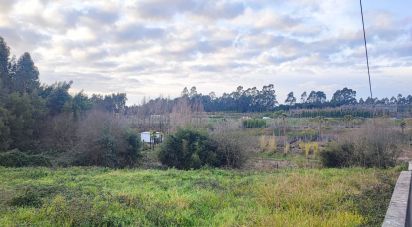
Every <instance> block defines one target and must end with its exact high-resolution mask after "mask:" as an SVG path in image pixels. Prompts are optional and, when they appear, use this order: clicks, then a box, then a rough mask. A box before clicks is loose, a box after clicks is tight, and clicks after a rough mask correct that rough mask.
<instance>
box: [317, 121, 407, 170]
mask: <svg viewBox="0 0 412 227" xmlns="http://www.w3.org/2000/svg"><path fill="white" fill-rule="evenodd" d="M401 138H402V137H401V136H400V135H399V132H397V131H396V130H394V129H392V128H389V127H387V126H385V125H384V124H382V123H380V122H373V123H370V124H367V125H366V126H365V127H363V128H362V129H361V130H360V132H359V134H352V135H351V136H349V137H348V138H344V139H343V140H342V141H339V142H337V143H332V144H329V146H328V147H327V148H326V150H324V151H322V152H321V160H322V163H323V165H324V166H326V167H346V166H363V167H379V168H387V167H390V166H394V165H396V160H397V158H398V157H399V154H400V153H401V150H400V148H399V146H400V143H401Z"/></svg>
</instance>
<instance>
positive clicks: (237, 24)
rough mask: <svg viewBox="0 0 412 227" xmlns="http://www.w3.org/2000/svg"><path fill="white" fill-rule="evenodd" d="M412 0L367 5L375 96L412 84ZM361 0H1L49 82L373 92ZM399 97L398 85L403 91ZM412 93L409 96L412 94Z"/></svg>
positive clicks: (8, 33) (135, 98)
mask: <svg viewBox="0 0 412 227" xmlns="http://www.w3.org/2000/svg"><path fill="white" fill-rule="evenodd" d="M409 8H412V3H410V2H409V1H404V0H394V1H391V4H387V3H385V1H383V0H379V1H374V2H373V4H372V3H368V2H365V4H364V11H365V22H366V30H367V38H368V48H369V51H370V63H371V69H372V76H373V78H374V79H376V82H375V83H374V86H375V87H374V88H375V89H379V90H377V91H376V92H375V93H376V94H378V95H386V94H388V93H390V92H391V91H393V87H396V88H397V90H399V92H408V91H409V90H408V89H410V88H409V87H410V86H408V84H411V83H412V81H411V79H409V78H411V77H410V76H409V77H407V75H410V74H412V64H411V62H412V46H411V43H412V17H411V16H410V12H409V11H408V10H407V9H409ZM361 26H362V24H361V21H360V11H359V5H358V2H352V1H336V0H325V1H317V0H290V1H281V0H262V1H253V0H218V1H202V0H139V1H134V0H128V1H97V0H92V1H81V0H59V1H51V0H24V1H23V0H20V1H10V0H0V36H2V37H3V38H5V40H6V42H7V43H8V44H9V45H10V46H11V49H12V52H13V54H17V55H20V54H22V53H23V52H25V51H29V52H31V53H32V55H33V57H34V58H35V61H36V64H37V66H38V67H39V69H40V72H41V75H40V79H41V80H42V82H47V83H52V82H55V81H60V80H73V81H74V85H73V89H74V91H79V90H82V89H84V90H85V91H86V92H88V93H109V92H128V93H129V94H128V95H129V103H131V104H132V103H137V102H139V101H140V99H141V98H142V96H151V97H155V96H158V95H160V94H163V95H164V96H168V95H171V96H175V95H178V94H179V93H180V91H181V89H182V87H184V86H192V85H196V86H197V87H198V89H199V91H202V92H203V93H209V92H210V91H215V92H216V93H217V94H221V93H222V92H224V91H228V90H232V89H235V88H236V87H237V86H238V85H240V84H241V85H243V86H244V87H251V86H258V87H261V86H262V85H264V84H269V83H273V84H275V85H276V88H277V90H278V92H279V97H280V100H281V101H282V100H283V98H281V97H283V96H286V93H287V92H289V91H291V90H294V91H295V93H296V94H298V93H301V92H303V90H307V91H309V90H315V89H325V91H326V92H327V94H328V95H331V94H329V93H330V92H332V91H333V89H337V88H342V87H344V86H348V87H353V88H356V89H359V95H360V96H362V95H367V91H368V89H367V81H366V80H365V75H366V74H365V73H366V72H365V56H364V49H363V48H364V47H363V34H362V27H361ZM397 93H398V92H397ZM409 93H410V92H409Z"/></svg>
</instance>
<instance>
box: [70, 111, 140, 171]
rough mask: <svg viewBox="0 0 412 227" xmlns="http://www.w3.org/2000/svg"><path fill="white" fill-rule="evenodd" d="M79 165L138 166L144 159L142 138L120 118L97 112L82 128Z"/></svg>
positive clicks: (79, 130)
mask: <svg viewBox="0 0 412 227" xmlns="http://www.w3.org/2000/svg"><path fill="white" fill-rule="evenodd" d="M78 133H79V135H78V138H79V139H80V141H79V142H78V144H77V146H76V148H75V150H76V152H77V153H78V155H77V160H76V161H75V164H79V165H96V166H107V167H128V166H129V167H130V166H134V165H136V163H137V161H138V158H139V156H140V150H141V142H140V135H139V134H138V132H137V131H136V130H133V129H130V128H129V127H128V126H127V125H126V124H125V122H124V121H123V120H122V119H120V118H114V117H113V116H112V115H111V114H108V113H104V112H100V111H94V112H92V113H90V114H89V115H88V116H87V118H86V119H85V120H84V121H82V122H81V124H80V126H79V129H78Z"/></svg>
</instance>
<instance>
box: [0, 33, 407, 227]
mask: <svg viewBox="0 0 412 227" xmlns="http://www.w3.org/2000/svg"><path fill="white" fill-rule="evenodd" d="M71 85H72V82H71V81H70V82H57V83H55V84H53V85H46V84H43V85H42V84H40V80H39V71H38V69H37V67H36V66H35V64H34V62H33V60H32V58H31V56H30V54H29V53H24V54H23V55H22V56H21V57H19V58H18V59H17V60H16V58H14V57H11V56H10V50H9V47H8V46H7V45H6V43H5V41H4V40H3V39H2V38H1V37H0V226H362V225H364V226H376V225H380V223H381V222H382V220H383V216H384V214H385V210H386V208H387V204H388V202H389V198H390V195H391V192H392V190H393V187H394V183H395V181H396V178H397V175H398V173H399V171H400V169H401V167H400V166H401V165H402V162H403V161H404V160H411V159H412V155H411V154H412V149H411V146H412V129H411V125H412V118H411V117H412V96H411V95H408V96H405V97H403V96H402V95H401V94H399V95H398V96H397V98H395V97H393V98H391V99H390V100H389V99H387V98H386V99H382V100H378V99H370V98H369V99H367V100H365V101H363V99H362V98H361V99H359V100H358V99H356V91H354V90H352V89H349V88H343V89H340V90H337V91H336V92H335V93H334V94H333V97H332V98H331V99H330V100H328V99H327V97H326V95H325V93H324V92H322V91H311V92H308V94H307V93H306V92H304V93H303V94H302V95H301V97H300V102H298V101H297V99H296V97H294V94H293V92H291V93H289V95H288V97H287V98H286V100H285V102H284V103H285V104H281V105H279V102H278V101H277V99H278V97H277V95H276V91H275V87H274V86H273V85H272V84H269V85H265V86H263V88H262V89H257V88H256V87H253V88H247V89H244V88H243V87H242V86H239V87H238V88H237V89H236V91H233V92H230V93H224V94H223V95H222V96H220V97H217V96H216V95H215V94H214V93H210V94H209V95H203V94H201V93H198V92H197V90H196V87H192V88H191V89H190V91H189V89H187V88H185V89H184V90H183V92H182V95H181V96H179V97H176V98H173V99H170V98H163V97H159V98H156V99H151V100H146V99H144V100H143V101H142V104H141V105H134V106H127V105H126V101H127V97H126V94H124V93H118V94H106V95H99V94H93V95H90V96H89V95H86V94H85V93H83V92H79V93H76V94H72V93H71V92H69V91H70V88H71ZM143 132H144V133H143ZM141 133H143V134H141ZM140 135H150V137H151V138H150V139H149V141H143V140H142V139H143V138H140ZM153 135H159V137H154V136H153ZM331 167H332V168H336V169H330V168H331Z"/></svg>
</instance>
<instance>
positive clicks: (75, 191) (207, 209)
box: [0, 168, 398, 226]
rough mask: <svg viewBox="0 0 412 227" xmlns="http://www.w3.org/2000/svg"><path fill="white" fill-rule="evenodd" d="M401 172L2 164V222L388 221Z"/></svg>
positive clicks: (314, 223) (323, 223)
mask: <svg viewBox="0 0 412 227" xmlns="http://www.w3.org/2000/svg"><path fill="white" fill-rule="evenodd" d="M397 175H398V169H390V170H374V169H367V170H365V169H343V170H335V169H323V170H280V171H277V172H272V173H257V172H239V171H228V170H206V169H205V170H196V171H178V170H167V171H161V170H110V169H104V168H68V169H57V170H52V169H46V168H21V169H7V168H0V226H13V225H22V224H30V225H38V226H51V225H59V226H62V225H95V224H97V225H101V224H103V225H110V224H115V225H116V224H120V223H121V224H125V225H145V226H153V225H161V226H166V225H169V226H170V225H174V226H176V225H183V226H238V225H245V226H274V225H275V226H356V225H359V224H368V225H380V222H381V221H382V219H383V216H384V214H385V209H386V206H387V204H388V203H389V199H390V196H391V191H392V188H393V185H394V183H395V181H396V178H397Z"/></svg>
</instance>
